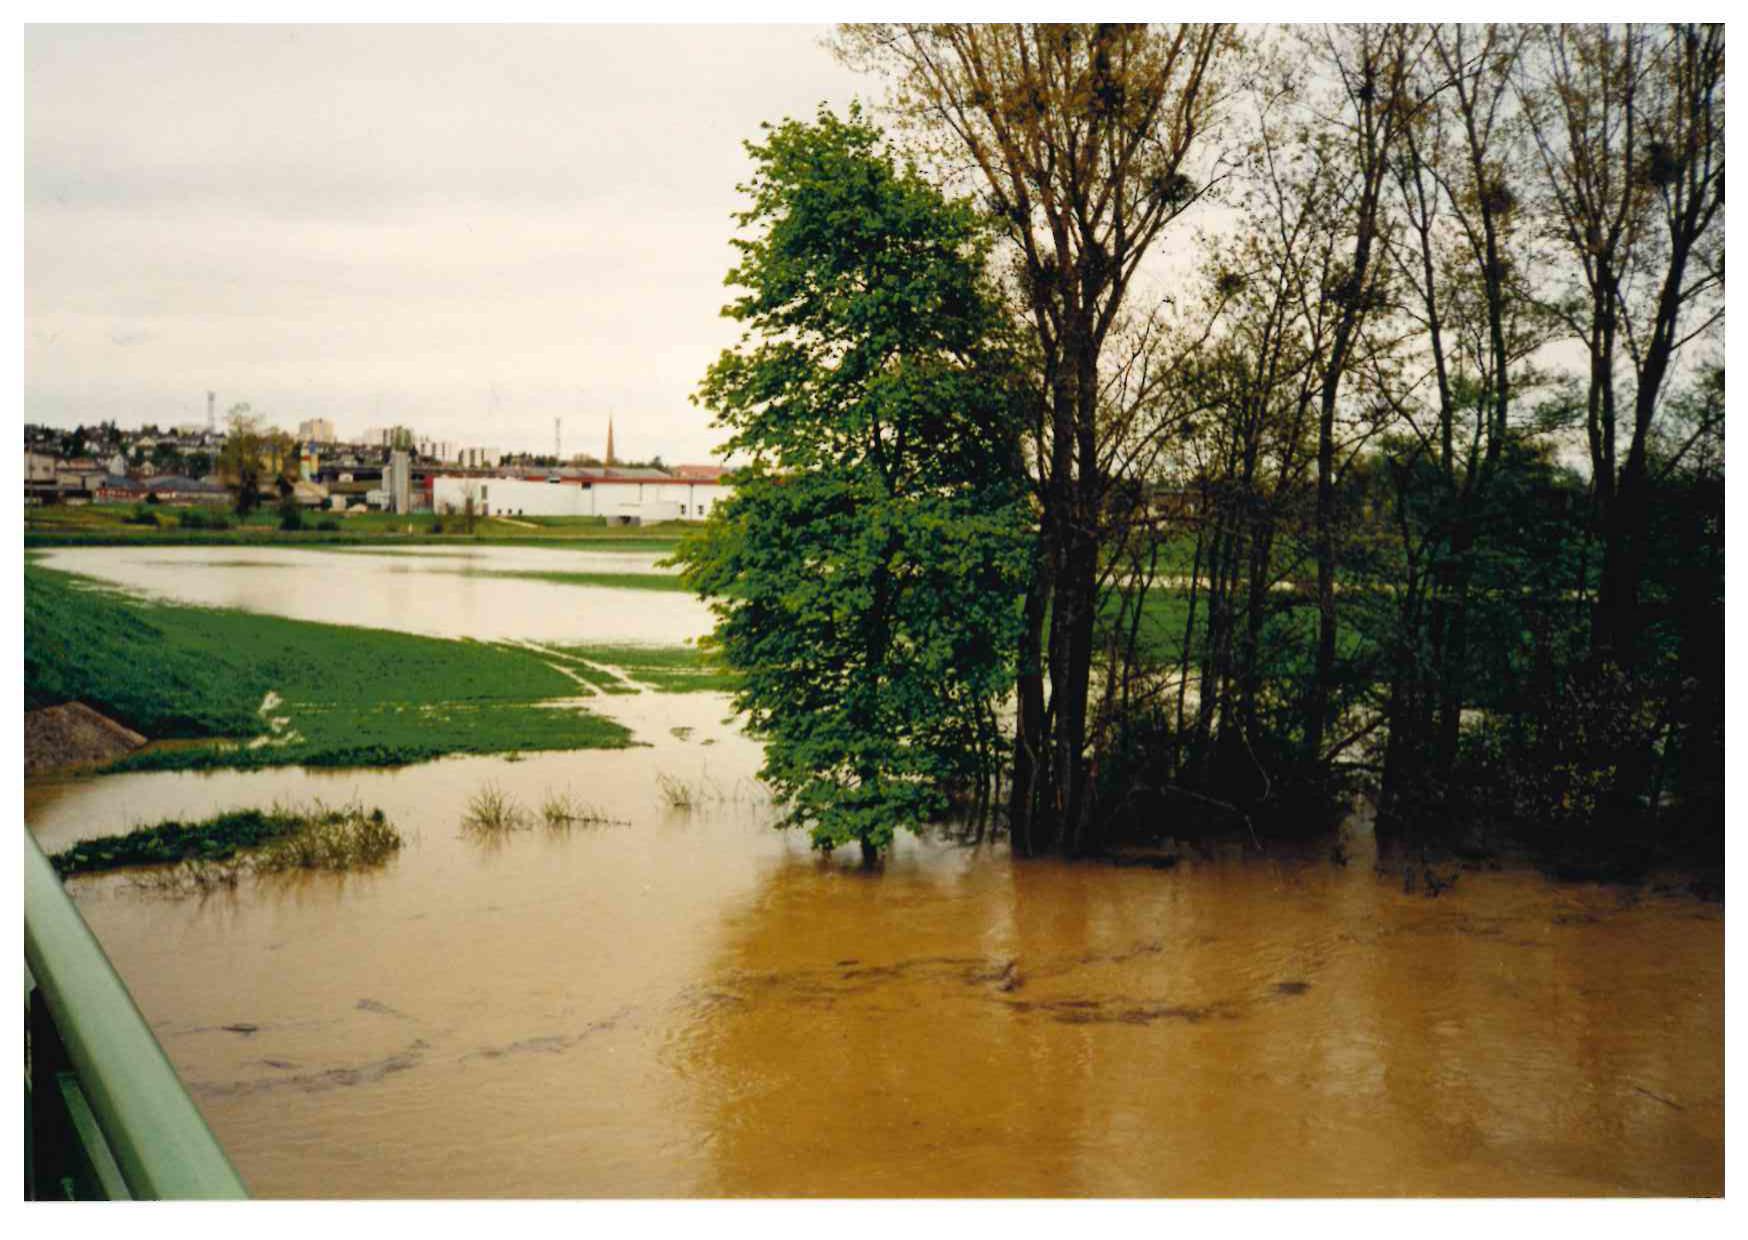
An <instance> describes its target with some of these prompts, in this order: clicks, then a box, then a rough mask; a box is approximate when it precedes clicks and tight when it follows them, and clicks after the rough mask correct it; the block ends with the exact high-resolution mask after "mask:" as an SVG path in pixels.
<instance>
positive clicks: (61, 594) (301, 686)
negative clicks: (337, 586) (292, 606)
mask: <svg viewBox="0 0 1748 1240" xmlns="http://www.w3.org/2000/svg"><path fill="white" fill-rule="evenodd" d="M24 578H25V590H24V629H25V638H24V650H25V658H24V672H25V676H24V680H25V705H26V707H27V708H30V707H36V706H49V705H54V704H56V703H59V702H64V701H69V700H74V699H77V700H79V701H83V702H85V703H87V704H89V705H91V706H93V707H95V708H96V709H98V710H100V711H102V712H103V713H105V714H107V715H110V716H111V717H113V718H115V719H117V720H119V721H120V722H122V723H125V724H127V725H128V726H129V727H131V728H134V729H136V730H137V731H139V732H142V733H144V734H145V735H146V736H148V737H151V738H153V739H155V740H162V739H182V740H187V741H189V742H191V743H189V744H186V745H178V746H174V747H162V748H151V749H147V750H142V751H139V752H137V753H134V754H130V755H129V756H128V757H126V758H124V759H122V760H121V761H120V762H118V763H116V764H115V765H114V766H113V767H111V768H110V769H127V770H141V769H154V770H195V769H202V768H209V767H242V768H247V767H260V766H283V765H291V764H298V765H305V766H384V765H397V764H401V763H407V762H417V761H423V760H426V759H429V758H435V757H440V756H442V755H444V754H451V753H503V752H509V751H514V750H544V749H585V748H603V747H609V748H611V747H619V746H623V745H626V744H628V743H629V741H630V734H629V733H628V732H627V731H626V730H625V729H624V728H623V727H621V726H620V725H619V724H617V723H613V722H611V721H610V720H606V719H602V718H600V717H598V716H595V715H592V714H589V713H588V712H587V711H584V710H581V709H577V708H575V707H571V706H564V707H557V706H542V705H539V703H541V702H544V701H550V700H552V699H558V698H574V697H576V696H577V693H578V690H577V686H576V683H575V681H574V680H573V679H571V678H570V677H569V676H566V675H565V674H564V673H563V672H560V671H558V670H556V669H555V668H553V667H551V666H549V665H548V664H547V663H546V662H545V661H543V659H542V658H541V657H540V656H538V655H536V654H534V653H532V652H530V651H527V650H524V649H521V648H518V647H512V646H504V645H496V644H490V643H483V642H473V641H449V640H445V639H442V638H434V637H420V636H415V635H413V634H407V633H392V632H386V631H382V630H377V629H358V628H350V627H346V626H342V625H328V624H313V623H309V622H307V621H301V620H288V619H283V618H280V617H276V616H264V615H258V614H254V613H250V612H240V611H226V610H218V609H210V608H199V607H180V606H173V605H169V604H161V603H153V602H148V601H143V600H139V599H135V598H132V597H129V596H126V595H123V594H120V593H118V592H116V591H113V590H109V589H105V588H103V587H101V586H98V585H97V584H96V583H93V582H90V581H88V580H86V579H84V578H80V577H76V576H74V575H72V574H68V573H62V572H57V571H54V570H52V569H46V568H43V567H41V566H39V565H34V564H28V563H27V564H26V566H25V570H24ZM270 695H271V696H270Z"/></svg>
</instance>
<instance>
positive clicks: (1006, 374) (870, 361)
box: [677, 107, 1034, 862]
mask: <svg viewBox="0 0 1748 1240" xmlns="http://www.w3.org/2000/svg"><path fill="white" fill-rule="evenodd" d="M747 149H748V150H749V152H750V153H751V154H752V156H753V158H754V160H755V162H756V172H755V174H754V177H753V179H752V181H751V183H750V184H749V185H746V186H743V187H742V190H743V192H746V193H748V194H750V195H751V197H752V202H753V205H752V206H751V208H750V209H749V210H747V211H746V212H744V213H743V214H741V215H740V216H739V217H738V218H739V221H740V223H741V225H742V226H743V227H744V228H749V229H755V230H757V232H758V235H757V236H756V237H754V238H753V239H751V240H738V241H736V242H735V245H736V246H737V247H738V249H739V250H740V253H741V261H740V263H739V265H738V266H736V267H735V268H734V269H733V270H732V271H731V272H730V273H729V277H728V282H729V283H730V284H731V285H734V286H737V287H739V288H741V289H744V290H745V293H744V295H743V296H740V297H739V298H737V299H736V300H735V301H734V302H732V303H731V304H730V305H729V306H728V307H726V309H725V311H724V313H725V314H726V315H728V316H729V317H731V318H733V319H735V320H737V321H739V322H741V323H743V324H745V325H746V329H747V330H746V332H745V334H744V335H743V338H742V341H741V344H740V346H739V347H738V348H735V349H731V350H728V351H726V352H724V353H723V355H722V356H721V358H720V359H719V360H718V361H717V362H716V363H715V364H714V365H713V366H712V367H711V368H710V370H709V372H708V374H707V375H706V377H705V379H704V382H703V384H702V386H701V388H700V392H699V395H698V397H697V399H698V400H699V402H700V403H701V404H703V405H704V406H705V407H707V408H709V409H710V410H712V411H713V412H714V413H715V415H716V424H717V425H719V426H723V427H726V428H728V429H729V430H731V431H732V432H733V434H732V436H731V438H730V439H729V441H728V442H727V444H726V445H725V446H724V448H723V451H724V453H725V454H727V453H734V454H738V455H740V456H743V457H745V458H746V459H748V460H749V461H750V462H751V463H750V464H749V466H748V467H747V468H746V469H745V470H744V471H742V472H741V473H740V474H739V475H738V477H737V482H736V489H735V494H734V496H733V498H732V499H730V500H728V501H726V502H724V503H722V504H720V505H718V506H717V508H716V509H715V510H714V511H713V512H712V514H711V519H710V520H709V521H708V522H706V523H705V525H704V526H703V527H701V529H699V530H698V531H696V532H695V533H694V535H693V536H692V537H690V538H689V539H688V540H687V542H686V543H685V544H684V545H683V546H682V548H681V550H680V552H679V553H678V557H677V558H678V559H679V561H680V562H681V563H682V564H683V565H684V566H685V579H686V581H687V583H688V584H689V585H690V586H691V587H692V588H694V589H696V590H697V591H698V592H699V593H700V594H702V595H704V596H705V597H706V598H708V599H709V600H711V605H712V607H713V609H714V610H715V612H716V615H717V626H716V632H715V636H714V641H715V643H716V645H717V646H718V648H719V649H720V651H721V653H722V655H723V657H724V658H725V659H726V661H727V662H728V663H729V664H730V666H732V667H733V668H735V669H736V670H737V671H738V672H739V673H740V674H741V682H740V683H741V688H740V689H739V691H738V693H737V695H736V705H737V707H738V708H739V709H740V710H742V711H743V712H745V714H746V716H747V718H748V721H749V725H750V728H751V730H752V732H753V733H754V734H755V735H758V736H760V737H761V738H763V739H764V740H765V742H766V750H765V752H766V762H765V767H764V770H763V772H762V775H763V777H764V778H765V779H766V780H767V781H768V782H769V783H770V784H771V785H772V787H773V788H774V789H775V791H776V793H777V797H778V800H779V803H780V804H782V805H783V806H785V807H786V809H787V811H788V812H787V814H786V817H785V819H784V824H785V825H805V826H807V827H809V828H811V830H812V834H813V841H814V844H815V846H817V847H820V848H824V849H831V848H835V847H836V846H838V845H840V844H847V843H850V842H851V841H856V842H858V843H859V844H860V845H861V848H862V855H863V860H864V861H865V862H867V861H872V860H873V859H874V858H875V856H876V855H877V854H878V850H879V849H881V848H882V847H884V846H886V845H887V844H888V843H890V841H891V840H892V837H893V834H894V832H895V830H896V829H897V828H899V827H906V828H912V829H914V828H915V827H917V826H920V825H921V824H922V823H924V822H926V821H927V820H929V819H930V818H932V817H935V816H938V815H939V814H941V813H942V812H943V811H945V810H946V809H947V807H948V805H949V798H948V794H949V792H951V791H953V790H955V789H963V790H970V789H976V790H978V791H980V792H981V793H982V794H983V795H984V796H985V797H987V795H988V793H989V790H990V782H991V780H992V779H993V777H994V773H995V770H996V765H997V762H998V761H999V754H1000V751H1001V747H1002V746H1001V736H1000V731H999V728H998V725H997V723H996V719H995V713H994V709H993V707H994V703H995V702H996V701H998V700H999V699H1000V698H1001V697H1002V696H1003V694H1004V693H1005V692H1006V690H1007V689H1008V687H1009V686H1010V685H1011V684H1012V676H1013V673H1014V660H1013V652H1014V651H1015V649H1016V646H1017V642H1018V636H1019V624H1020V598H1021V595H1022V593H1023V590H1024V583H1025V580H1026V574H1027V567H1028V565H1029V563H1030V559H1031V557H1032V555H1033V554H1034V550H1033V545H1032V537H1031V533H1030V530H1031V525H1032V521H1031V517H1030V512H1029V508H1028V502H1027V493H1026V484H1025V481H1024V472H1023V462H1022V460H1021V453H1020V443H1019V433H1020V430H1019V428H1020V427H1021V425H1022V424H1023V419H1022V418H1021V416H1020V412H1021V411H1020V409H1019V408H1017V404H1018V402H1020V401H1022V400H1023V399H1024V396H1023V392H1022V388H1021V385H1020V384H1019V383H1018V381H1017V376H1018V374H1019V373H1020V372H1019V368H1018V366H1017V364H1016V359H1015V356H1014V354H1013V344H1012V342H1013V339H1014V336H1013V333H1012V331H1011V330H1010V325H1009V323H1008V322H1007V320H1006V319H1005V317H1004V312H1003V310H1002V308H1001V303H1000V301H999V299H998V297H997V295H996V292H995V290H994V289H993V287H992V286H991V284H990V282H989V280H988V278H987V274H986V259H987V255H988V248H989V235H988V233H987V232H986V230H985V228H984V226H983V223H982V221H981V220H980V219H979V217H978V215H977V213H976V212H975V210H974V209H973V208H972V207H971V206H970V205H969V204H967V203H964V202H954V201H949V200H947V199H946V198H944V197H943V196H942V195H941V194H940V192H939V191H937V190H936V189H935V188H933V187H932V186H931V185H929V184H928V183H927V182H926V181H925V180H924V179H923V178H922V177H921V176H919V175H918V173H917V172H916V171H915V169H914V168H910V167H905V168H900V167H899V166H897V164H896V163H895V161H894V159H893V157H892V155H891V153H890V151H889V150H888V149H887V147H886V146H885V145H884V143H883V140H882V137H881V135H880V133H879V131H878V130H877V129H875V128H874V127H872V126H871V125H869V124H867V123H866V122H865V121H864V120H863V119H862V116H861V113H860V111H859V110H858V109H856V108H855V107H852V108H851V110H850V112H849V115H848V117H847V119H840V118H838V117H837V116H835V115H833V114H832V113H831V112H829V111H828V110H825V109H822V110H821V111H820V113H819V115H818V118H817V119H816V120H815V121H814V122H813V123H812V124H807V123H803V122H798V121H792V120H791V121H785V122H784V123H783V124H782V125H780V126H778V127H776V128H774V129H773V128H770V127H767V135H766V139H765V141H764V143H763V144H762V145H761V144H757V143H748V147H747Z"/></svg>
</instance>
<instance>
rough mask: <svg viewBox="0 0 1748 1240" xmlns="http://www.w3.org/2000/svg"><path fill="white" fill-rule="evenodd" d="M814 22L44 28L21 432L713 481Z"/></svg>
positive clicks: (836, 68) (811, 77) (814, 37)
mask: <svg viewBox="0 0 1748 1240" xmlns="http://www.w3.org/2000/svg"><path fill="white" fill-rule="evenodd" d="M824 33H825V30H824V29H823V28H804V27H795V26H787V27H772V26H743V27H696V26H694V27H664V28H599V27H562V28H551V27H526V26H524V27H486V28H481V27H473V28H461V27H456V28H447V27H445V28H424V27H420V28H408V27H400V28H373V27H264V26H254V27H224V28H218V27H187V26H184V27H156V28H116V27H108V28H102V27H82V28H72V27H42V26H36V27H29V28H27V29H26V32H25V38H24V194H25V197H24V262H25V343H24V366H25V393H24V395H25V419H26V420H27V421H36V422H47V423H50V424H54V425H73V424H75V423H78V422H81V421H84V422H95V421H99V420H103V419H114V420H115V421H117V422H119V423H121V424H122V425H124V426H126V425H137V424H140V423H143V422H157V423H160V424H167V423H177V422H185V421H198V420H202V419H204V416H205V393H206V391H207V390H208V389H209V388H210V389H213V390H215V391H217V392H218V396H219V406H220V408H221V410H222V409H224V408H226V407H228V406H229V405H231V404H233V403H235V402H239V401H247V402H249V403H250V404H252V405H253V407H254V408H255V409H256V410H257V411H258V412H262V413H264V414H266V415H267V416H268V418H269V419H270V420H272V421H274V422H276V423H278V424H280V425H282V426H286V427H288V428H290V427H293V426H295V424H296V423H297V422H298V421H299V420H301V419H303V418H308V417H327V418H330V419H332V420H333V421H334V423H335V425H336V427H337V429H338V430H339V431H340V432H341V433H342V434H346V433H348V432H353V433H355V432H359V431H362V430H363V429H364V428H365V427H366V426H375V425H386V424H390V423H396V422H398V423H403V424H406V425H410V426H412V427H414V428H415V429H416V430H418V431H419V432H420V433H422V434H426V435H430V436H432V437H434V438H448V439H454V440H457V441H460V442H463V443H469V444H482V445H487V446H495V447H499V448H505V449H529V450H546V451H550V445H551V443H552V429H553V427H552V423H553V419H554V418H555V417H560V418H563V419H564V450H565V451H566V452H567V453H569V452H574V451H592V452H595V453H596V454H599V453H600V451H601V448H602V443H601V441H602V439H603V437H604V434H605V428H606V419H607V413H608V410H610V409H611V410H612V411H613V412H614V422H615V441H616V447H617V449H618V451H619V454H620V455H621V456H630V457H645V456H649V455H653V454H656V453H659V454H661V455H662V456H663V457H664V458H665V459H666V460H668V461H670V462H674V461H696V460H704V459H708V454H709V449H710V447H711V446H712V444H713V443H714V442H716V438H717V436H716V435H715V434H714V433H713V432H712V431H711V430H710V428H709V426H708V416H707V415H706V414H705V413H703V412H702V411H701V410H699V409H697V408H696V407H694V406H693V405H692V404H691V403H690V402H689V401H688V399H687V398H688V396H689V395H690V393H691V392H692V391H693V389H694V387H695V386H696V384H697V382H698V380H699V378H700V377H701V376H702V374H703V372H704V369H705V367H706V366H707V365H708V364H709V362H710V361H711V360H712V359H713V358H714V357H715V355H716V354H717V352H718V351H720V350H721V349H722V348H723V347H725V346H726V345H728V344H729V343H731V342H732V340H733V338H734V329H733V325H732V324H730V323H728V322H727V321H726V320H724V319H722V318H721V317H720V316H719V314H718V311H719V309H720V307H721V305H722V303H723V301H724V299H725V293H726V290H724V288H723V286H722V278H723V275H724V273H725V272H726V271H727V270H728V268H729V266H730V264H731V262H732V257H733V255H732V251H731V250H730V248H729V246H728V239H729V237H730V235H731V231H732V228H733V224H732V221H731V220H730V218H729V217H730V214H731V213H732V212H733V211H734V210H735V209H736V208H737V205H738V196H737V195H736V193H735V190H734V186H735V185H736V183H737V182H739V181H740V180H742V179H743V178H744V175H745V173H746V171H747V164H746V157H745V153H744V152H743V150H742V149H741V145H740V144H741V141H742V140H743V139H745V138H747V137H749V136H753V135H755V134H756V133H757V130H758V126H759V124H760V122H761V121H766V120H776V119H780V118H781V117H783V116H785V115H797V116H801V115H810V114H811V113H812V111H813V109H814V107H815V106H816V105H817V104H818V103H819V102H821V101H822V100H823V101H829V102H831V103H832V104H833V105H835V106H840V107H841V106H842V105H843V104H845V103H847V102H848V100H849V99H850V98H851V97H852V96H854V95H856V94H857V93H861V94H862V95H863V96H864V97H869V98H877V97H878V95H879V86H878V84H877V83H875V82H872V81H869V80H868V79H865V78H862V77H859V76H857V75H855V74H852V73H851V72H850V71H848V70H847V69H844V68H843V67H841V66H840V65H838V64H837V63H836V62H835V61H834V60H833V59H832V57H831V55H830V54H829V53H828V52H827V51H826V50H825V49H824V48H823V47H822V46H821V45H820V38H821V36H822V35H823V34H824Z"/></svg>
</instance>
